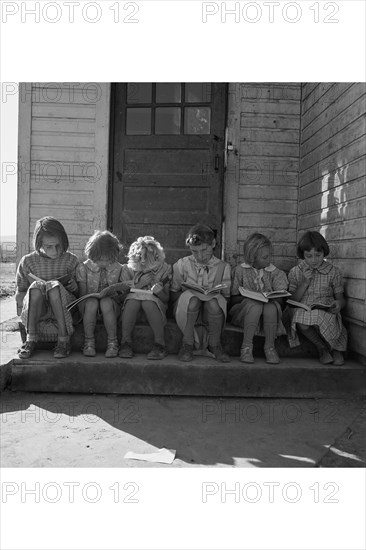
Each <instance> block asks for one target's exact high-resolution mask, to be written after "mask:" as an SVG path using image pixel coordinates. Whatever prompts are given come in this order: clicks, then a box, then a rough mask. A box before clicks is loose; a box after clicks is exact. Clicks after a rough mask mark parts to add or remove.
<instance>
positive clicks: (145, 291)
mask: <svg viewBox="0 0 366 550" xmlns="http://www.w3.org/2000/svg"><path fill="white" fill-rule="evenodd" d="M169 281H170V276H169V275H167V276H166V277H164V279H161V281H158V282H157V283H159V284H161V285H162V287H163V288H164V286H165V285H166V284H167V283H168V282H169ZM153 286H154V285H153ZM130 292H135V293H136V294H140V295H142V294H150V295H151V294H154V292H153V291H152V290H151V289H147V288H138V287H136V286H133V287H132V288H131V289H130Z"/></svg>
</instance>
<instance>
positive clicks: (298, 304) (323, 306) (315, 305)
mask: <svg viewBox="0 0 366 550" xmlns="http://www.w3.org/2000/svg"><path fill="white" fill-rule="evenodd" d="M287 303H288V304H289V305H290V306H294V307H301V308H302V309H305V310H306V311H311V310H312V309H331V308H332V306H331V305H330V304H322V303H321V302H319V303H316V302H314V303H313V304H311V305H310V306H307V305H306V304H303V303H301V302H296V300H287Z"/></svg>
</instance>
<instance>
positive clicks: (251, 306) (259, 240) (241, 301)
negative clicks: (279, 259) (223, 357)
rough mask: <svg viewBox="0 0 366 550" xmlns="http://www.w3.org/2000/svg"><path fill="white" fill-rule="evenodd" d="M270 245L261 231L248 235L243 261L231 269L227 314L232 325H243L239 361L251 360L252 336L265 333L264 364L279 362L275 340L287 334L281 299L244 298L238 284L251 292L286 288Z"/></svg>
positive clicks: (250, 361)
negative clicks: (265, 301) (229, 299)
mask: <svg viewBox="0 0 366 550" xmlns="http://www.w3.org/2000/svg"><path fill="white" fill-rule="evenodd" d="M271 254H272V244H271V242H270V240H269V239H268V238H267V237H265V236H264V235H262V234H261V233H253V234H251V235H249V237H248V238H247V239H246V241H245V243H244V262H243V263H242V264H240V265H238V266H237V267H236V268H235V270H234V272H233V281H232V286H231V296H232V298H231V303H232V307H231V309H230V312H229V316H230V319H231V322H232V324H233V325H237V326H240V327H242V328H243V331H244V337H243V343H242V346H241V349H240V361H242V362H243V363H254V357H253V338H254V335H255V334H261V333H263V332H264V338H265V341H264V354H265V357H266V361H267V363H272V364H276V363H279V357H278V354H277V352H276V349H275V339H276V337H277V336H279V335H281V334H286V331H285V328H284V326H283V324H282V321H281V316H282V309H281V302H282V300H281V298H280V299H270V300H269V301H268V302H267V303H264V302H261V301H258V300H255V299H252V298H248V297H243V296H242V295H241V294H240V290H239V287H242V288H243V289H247V290H251V291H254V292H260V293H261V292H270V291H273V290H284V291H285V290H287V287H288V281H287V277H286V274H285V272H284V271H282V270H281V269H278V267H276V266H274V265H273V264H272V263H271Z"/></svg>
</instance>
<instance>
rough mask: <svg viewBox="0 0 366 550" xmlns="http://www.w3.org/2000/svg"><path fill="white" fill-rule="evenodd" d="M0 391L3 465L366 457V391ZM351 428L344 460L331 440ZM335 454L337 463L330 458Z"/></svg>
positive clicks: (361, 462)
mask: <svg viewBox="0 0 366 550" xmlns="http://www.w3.org/2000/svg"><path fill="white" fill-rule="evenodd" d="M1 397H2V399H1V405H0V411H1V448H2V451H1V464H2V466H3V467H43V466H48V467H50V466H55V467H156V466H160V467H167V466H165V465H162V464H156V463H148V462H145V461H143V462H140V461H135V460H126V459H124V455H125V453H126V452H127V451H135V452H137V453H149V452H152V451H154V450H156V449H160V448H162V447H166V448H169V449H175V450H176V459H175V461H174V463H173V466H174V467H187V466H221V467H257V468H261V467H266V468H268V467H286V468H287V467H315V466H319V465H322V466H324V467H327V466H328V467H332V466H337V467H339V466H343V465H345V466H347V467H350V466H354V467H364V466H365V464H366V451H365V445H364V432H363V426H364V424H363V422H360V421H358V422H355V421H356V419H357V417H358V416H359V415H360V414H361V413H362V414H365V412H364V401H363V400H354V401H353V402H349V401H345V400H341V399H332V400H329V399H258V398H257V399H250V398H226V399H219V398H188V397H149V396H131V397H129V396H121V395H107V396H106V395H84V394H83V395H81V394H39V393H11V392H4V393H3V394H2V396H1ZM353 423H354V425H355V426H357V428H356V429H355V431H354V430H353V431H352V429H351V428H350V426H352V425H353ZM347 430H351V431H352V434H353V435H352V437H349V438H348V440H347V441H348V447H347V450H346V451H345V452H346V453H347V460H346V461H345V456H344V457H343V458H342V454H339V453H338V454H336V451H335V450H334V449H336V450H338V451H339V450H341V449H338V448H337V445H338V443H339V442H340V441H341V439H342V437H343V438H344V437H345V436H344V434H345V433H346V434H347V433H350V432H347ZM352 438H353V440H352ZM353 442H355V445H353ZM362 442H363V444H362ZM341 453H342V450H341ZM333 455H336V456H337V461H336V463H332V461H331V460H330V459H329V457H332V456H333ZM324 458H327V461H326V462H324V464H322V460H323V459H324ZM343 459H344V460H343Z"/></svg>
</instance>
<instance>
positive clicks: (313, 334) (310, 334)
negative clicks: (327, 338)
mask: <svg viewBox="0 0 366 550" xmlns="http://www.w3.org/2000/svg"><path fill="white" fill-rule="evenodd" d="M300 332H301V333H302V334H303V335H304V336H305V338H307V339H308V340H310V342H312V343H313V344H314V346H315V347H316V349H317V350H318V352H319V354H320V353H322V352H323V351H324V350H326V349H328V348H327V346H326V343H325V342H324V340H323V339H322V337H321V336H320V335H319V333H318V332H317V331H316V330H315V328H314V327H309V328H308V329H306V330H301V329H300Z"/></svg>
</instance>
